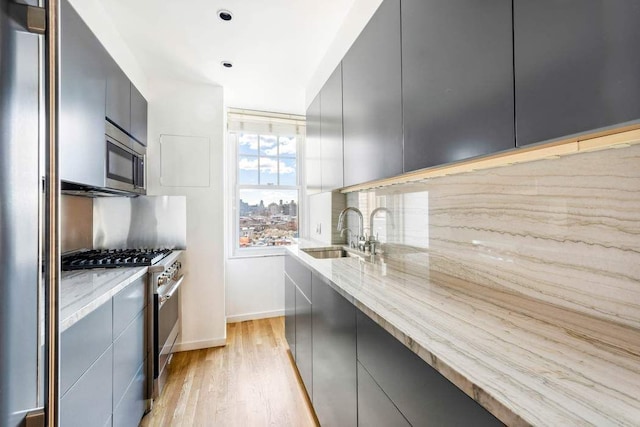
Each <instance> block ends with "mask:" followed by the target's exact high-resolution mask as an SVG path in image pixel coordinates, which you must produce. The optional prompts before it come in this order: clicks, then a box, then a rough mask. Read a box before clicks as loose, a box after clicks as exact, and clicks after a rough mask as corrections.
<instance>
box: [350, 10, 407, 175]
mask: <svg viewBox="0 0 640 427" xmlns="http://www.w3.org/2000/svg"><path fill="white" fill-rule="evenodd" d="M400 49H401V45H400V0H385V1H384V2H382V4H381V5H380V7H379V8H378V10H377V11H376V13H375V14H374V15H373V17H372V18H371V20H370V21H369V23H368V24H367V26H366V27H365V28H364V30H363V31H362V33H361V34H360V36H359V37H358V39H357V40H356V41H355V42H354V44H353V46H351V49H349V51H348V52H347V54H346V55H345V57H344V59H343V60H342V96H343V125H344V185H345V186H350V185H355V184H361V183H364V182H367V181H373V180H377V179H381V178H387V177H391V176H394V175H398V174H401V173H402V171H403V169H402V161H403V160H402V87H401V54H400Z"/></svg>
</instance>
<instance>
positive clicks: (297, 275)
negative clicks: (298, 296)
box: [284, 254, 313, 302]
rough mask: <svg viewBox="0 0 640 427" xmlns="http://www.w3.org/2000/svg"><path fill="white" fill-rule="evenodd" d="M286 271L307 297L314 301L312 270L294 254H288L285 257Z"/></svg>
mask: <svg viewBox="0 0 640 427" xmlns="http://www.w3.org/2000/svg"><path fill="white" fill-rule="evenodd" d="M284 271H285V272H286V273H287V274H288V275H289V277H290V278H291V280H293V282H294V283H295V284H296V285H297V286H298V288H300V291H302V293H303V294H304V295H305V296H306V297H307V299H308V300H309V301H311V302H313V299H312V298H311V270H309V269H308V268H307V267H305V266H304V265H303V264H302V263H301V262H300V261H298V260H297V259H295V258H294V257H293V255H289V254H287V255H286V256H285V258H284Z"/></svg>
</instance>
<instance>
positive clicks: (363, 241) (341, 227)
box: [338, 206, 366, 251]
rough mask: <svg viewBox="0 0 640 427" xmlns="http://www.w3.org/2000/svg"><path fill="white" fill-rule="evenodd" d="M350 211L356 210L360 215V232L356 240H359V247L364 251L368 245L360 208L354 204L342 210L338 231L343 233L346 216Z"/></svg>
mask: <svg viewBox="0 0 640 427" xmlns="http://www.w3.org/2000/svg"><path fill="white" fill-rule="evenodd" d="M349 211H352V212H355V213H356V214H357V215H358V234H357V236H356V240H357V242H358V249H360V250H361V251H364V249H365V246H366V239H365V237H364V228H363V227H364V224H363V222H364V220H363V218H362V212H360V209H358V208H354V207H353V206H348V207H346V208H344V209H343V210H342V212H340V215H339V216H338V231H339V232H340V233H342V231H343V230H345V226H344V218H345V217H346V216H347V213H348V212H349Z"/></svg>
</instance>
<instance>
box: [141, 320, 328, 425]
mask: <svg viewBox="0 0 640 427" xmlns="http://www.w3.org/2000/svg"><path fill="white" fill-rule="evenodd" d="M287 349H288V346H287V344H286V340H285V337H284V319H283V318H282V317H278V318H273V319H264V320H254V321H248V322H242V323H231V324H229V325H227V345H226V346H225V347H218V348H211V349H205V350H196V351H188V352H182V353H176V354H175V356H174V358H173V361H172V363H171V371H170V373H169V377H168V381H167V385H166V387H165V389H164V391H163V394H162V396H160V398H159V399H157V400H156V402H155V404H154V408H153V410H152V411H151V413H149V414H148V415H147V416H145V417H144V418H143V420H142V424H141V425H142V426H143V427H151V426H225V427H226V426H242V427H254V426H296V427H304V426H316V425H317V424H316V421H315V418H314V415H313V411H312V409H311V407H310V404H309V402H308V400H307V397H306V393H305V392H304V390H303V388H302V385H301V384H300V380H299V377H298V376H297V373H296V371H295V369H294V368H293V366H292V365H291V361H290V357H289V354H288V352H287Z"/></svg>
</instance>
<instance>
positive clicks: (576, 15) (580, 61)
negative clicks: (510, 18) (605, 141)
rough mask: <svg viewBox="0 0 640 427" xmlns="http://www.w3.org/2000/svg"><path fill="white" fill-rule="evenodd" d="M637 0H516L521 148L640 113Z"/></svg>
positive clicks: (517, 120) (639, 18)
mask: <svg viewBox="0 0 640 427" xmlns="http://www.w3.org/2000/svg"><path fill="white" fill-rule="evenodd" d="M638 22H640V2H638V1H636V0H563V1H558V0H515V1H514V41H515V83H516V129H517V144H518V146H523V145H527V144H530V143H534V142H540V141H545V140H550V139H555V138H559V137H563V136H568V135H572V134H576V133H583V132H588V131H591V130H595V129H599V128H604V127H609V126H613V125H617V124H621V123H624V122H628V121H632V120H637V119H639V118H640V78H639V77H638V76H640V49H639V46H640V26H639V25H638Z"/></svg>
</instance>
